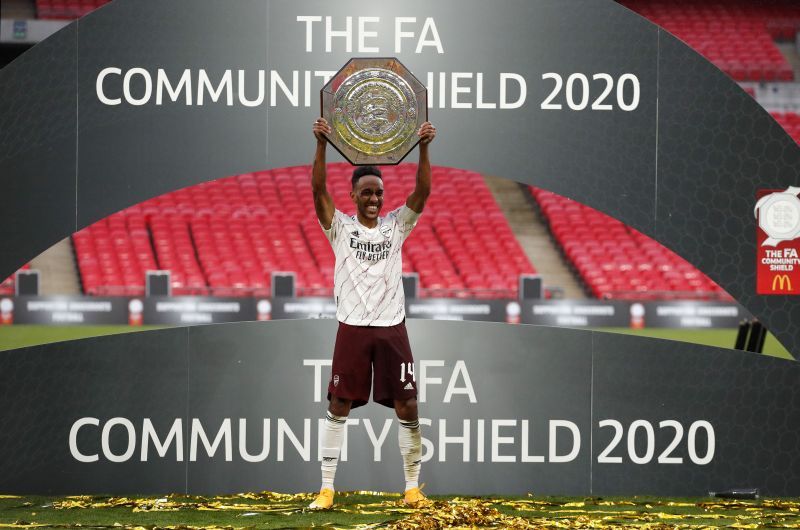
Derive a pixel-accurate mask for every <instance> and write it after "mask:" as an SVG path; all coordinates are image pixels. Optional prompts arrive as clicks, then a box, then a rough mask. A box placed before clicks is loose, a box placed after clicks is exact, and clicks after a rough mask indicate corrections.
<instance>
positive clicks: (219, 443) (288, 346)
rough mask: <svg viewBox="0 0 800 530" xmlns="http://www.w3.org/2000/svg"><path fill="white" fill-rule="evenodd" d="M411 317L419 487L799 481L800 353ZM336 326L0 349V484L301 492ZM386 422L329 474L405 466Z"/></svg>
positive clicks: (363, 435)
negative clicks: (755, 451)
mask: <svg viewBox="0 0 800 530" xmlns="http://www.w3.org/2000/svg"><path fill="white" fill-rule="evenodd" d="M408 330H409V339H410V342H411V345H412V348H413V349H414V357H415V366H414V370H413V371H412V370H410V369H409V368H408V367H405V369H404V370H403V369H398V370H397V372H396V377H398V378H400V381H402V378H403V377H405V378H406V382H408V378H409V376H410V377H411V378H412V380H413V381H414V382H415V384H416V386H417V389H418V402H419V407H420V424H421V426H422V437H423V441H422V444H423V455H422V459H423V467H422V477H421V478H422V479H423V480H424V481H425V482H426V483H427V484H428V490H429V491H430V492H431V493H435V494H439V493H442V494H444V493H450V494H453V493H464V494H477V495H480V494H514V495H524V494H525V493H527V492H531V491H535V492H537V493H538V494H570V495H589V494H596V495H611V494H658V495H686V496H688V495H704V494H706V493H707V492H708V491H709V490H714V489H715V488H718V487H720V485H728V484H734V483H746V484H748V485H753V486H755V487H760V488H762V490H763V491H764V492H765V494H769V495H797V494H799V493H800V476H798V467H797V465H796V457H795V455H794V453H793V452H792V451H786V450H785V447H784V445H785V444H784V441H785V440H786V439H787V437H788V438H790V439H793V438H796V437H797V436H798V435H799V434H800V426H798V424H797V422H793V421H791V419H792V418H795V417H796V415H797V410H796V408H797V407H796V404H797V403H798V401H797V399H796V394H797V385H796V381H797V377H798V370H800V368H798V367H797V366H795V364H796V363H792V362H789V361H786V360H782V359H774V358H765V357H763V356H758V355H754V354H752V353H747V352H736V351H731V350H726V349H723V348H711V347H707V346H698V345H693V344H687V343H678V342H672V341H661V340H655V339H646V338H641V337H631V336H627V335H621V334H617V333H602V332H597V331H587V330H574V329H565V328H549V327H544V326H513V325H503V324H487V323H478V322H473V323H464V322H442V321H433V320H414V321H410V322H409V324H408ZM335 335H336V322H334V321H330V320H295V321H282V322H249V323H234V324H224V325H214V326H191V327H187V328H181V329H178V328H172V329H163V330H155V331H152V332H148V333H133V334H129V335H115V336H108V337H96V338H92V339H86V340H84V341H79V343H59V344H49V345H43V346H36V347H32V348H26V349H25V350H24V351H16V352H7V353H6V354H5V355H3V356H0V388H3V389H4V390H5V391H6V392H5V396H6V400H5V402H4V405H5V411H6V412H5V416H4V423H3V432H2V435H0V447H2V451H0V490H2V491H4V492H7V493H31V492H40V493H41V492H48V493H50V494H57V493H69V494H73V495H74V494H81V493H90V492H97V491H104V492H108V493H112V494H121V493H124V492H130V491H137V492H143V493H167V492H187V493H191V494H208V493H225V492H233V491H263V490H270V491H309V490H311V489H312V488H313V487H314V486H315V485H318V483H319V461H320V457H321V454H320V447H321V446H320V440H319V436H320V430H321V429H320V427H321V423H322V421H323V419H324V414H325V409H326V408H327V400H326V393H327V386H328V381H329V380H330V377H331V371H330V370H331V357H330V356H331V351H332V349H333V343H334V337H335ZM398 368H400V367H398ZM709 373H723V374H725V377H718V378H709V377H708V374H709ZM765 380H769V381H770V384H769V385H768V386H767V387H764V386H763V381H765ZM754 385H755V386H754ZM83 389H91V391H84V390H83ZM755 392H758V395H759V399H744V400H742V399H741V396H742V395H743V394H744V395H749V394H751V393H755ZM720 403H736V406H735V407H726V406H720ZM742 418H745V420H746V428H743V424H742V421H743V420H742ZM397 429H398V424H397V420H396V418H395V414H394V411H392V410H391V409H389V408H386V407H383V406H380V405H378V404H375V403H370V404H368V405H367V406H364V407H359V408H358V409H354V410H353V412H352V413H351V414H350V415H349V417H348V420H347V425H346V429H345V437H344V438H345V439H344V442H343V448H342V454H341V460H342V462H341V464H340V466H339V472H338V473H337V486H338V487H339V488H340V489H342V490H349V489H369V490H376V491H392V490H394V489H395V488H397V487H398V484H402V482H398V481H401V479H402V465H401V460H400V456H399V449H398V447H397V442H396V441H395V440H396V439H397ZM776 429H778V430H777V431H776ZM753 447H758V448H759V454H762V455H767V456H769V458H767V460H764V459H763V458H762V459H753V458H751V457H752V448H753Z"/></svg>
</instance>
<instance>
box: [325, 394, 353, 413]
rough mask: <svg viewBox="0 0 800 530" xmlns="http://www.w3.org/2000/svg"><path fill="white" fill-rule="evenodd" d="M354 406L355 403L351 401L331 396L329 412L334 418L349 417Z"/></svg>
mask: <svg viewBox="0 0 800 530" xmlns="http://www.w3.org/2000/svg"><path fill="white" fill-rule="evenodd" d="M352 406H353V401H352V400H350V399H343V398H340V397H336V396H331V401H330V404H329V405H328V411H330V413H331V414H333V415H334V416H348V415H349V414H350V408H351V407H352Z"/></svg>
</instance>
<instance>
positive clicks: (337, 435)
mask: <svg viewBox="0 0 800 530" xmlns="http://www.w3.org/2000/svg"><path fill="white" fill-rule="evenodd" d="M346 421H347V416H335V415H333V414H331V412H330V411H328V412H327V413H326V415H325V422H324V423H323V424H322V447H321V451H320V452H321V454H322V488H327V489H330V490H332V489H334V487H333V479H334V477H335V476H336V466H337V465H339V452H340V451H341V449H342V440H343V439H344V425H345V422H346ZM320 489H321V488H320Z"/></svg>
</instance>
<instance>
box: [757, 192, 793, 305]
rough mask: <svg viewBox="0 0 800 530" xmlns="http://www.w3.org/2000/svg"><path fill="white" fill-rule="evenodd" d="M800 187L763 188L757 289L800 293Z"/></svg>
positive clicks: (758, 197)
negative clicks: (783, 188) (782, 188)
mask: <svg viewBox="0 0 800 530" xmlns="http://www.w3.org/2000/svg"><path fill="white" fill-rule="evenodd" d="M799 193H800V187H792V186H790V187H788V188H786V189H785V190H759V191H758V194H757V196H756V197H757V202H756V207H755V210H754V214H755V216H756V219H757V220H758V223H757V226H756V245H757V246H756V272H757V279H756V292H757V293H758V294H776V295H780V294H800V198H798V194H799Z"/></svg>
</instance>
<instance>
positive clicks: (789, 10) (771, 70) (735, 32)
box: [621, 0, 800, 81]
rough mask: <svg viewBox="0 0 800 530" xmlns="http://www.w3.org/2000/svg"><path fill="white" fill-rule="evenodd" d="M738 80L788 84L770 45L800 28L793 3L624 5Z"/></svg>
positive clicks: (655, 1)
mask: <svg viewBox="0 0 800 530" xmlns="http://www.w3.org/2000/svg"><path fill="white" fill-rule="evenodd" d="M621 3H622V4H624V5H625V6H627V7H628V8H630V9H632V10H633V11H636V12H637V13H639V14H640V15H642V16H644V17H646V18H648V19H649V20H651V21H652V22H654V23H656V24H658V25H659V26H661V27H663V28H664V29H666V30H667V31H669V32H670V33H672V34H674V35H675V36H676V37H678V38H680V39H681V40H683V41H684V42H686V44H688V45H689V46H691V47H692V48H694V49H695V50H697V51H698V52H699V53H701V54H703V55H704V56H705V57H706V58H707V59H708V60H709V61H711V62H713V63H714V64H715V65H717V66H718V67H719V68H720V69H721V70H723V71H724V72H725V73H727V74H728V75H730V76H731V77H732V78H733V79H735V80H737V81H791V80H793V79H794V74H793V71H792V67H791V65H790V64H789V63H788V61H787V60H786V58H785V57H784V56H783V54H781V52H780V50H779V49H778V47H777V46H776V45H775V43H774V42H773V40H774V39H779V40H789V41H794V39H795V35H796V33H797V31H798V29H800V2H797V1H795V0H763V1H759V2H753V1H751V0H725V1H711V2H693V1H690V0H624V1H622V2H621Z"/></svg>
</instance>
